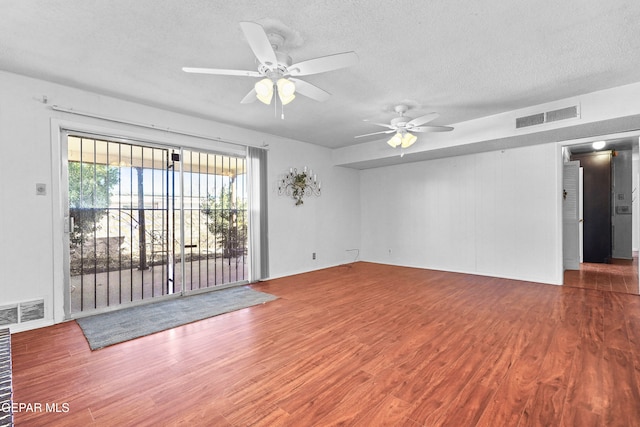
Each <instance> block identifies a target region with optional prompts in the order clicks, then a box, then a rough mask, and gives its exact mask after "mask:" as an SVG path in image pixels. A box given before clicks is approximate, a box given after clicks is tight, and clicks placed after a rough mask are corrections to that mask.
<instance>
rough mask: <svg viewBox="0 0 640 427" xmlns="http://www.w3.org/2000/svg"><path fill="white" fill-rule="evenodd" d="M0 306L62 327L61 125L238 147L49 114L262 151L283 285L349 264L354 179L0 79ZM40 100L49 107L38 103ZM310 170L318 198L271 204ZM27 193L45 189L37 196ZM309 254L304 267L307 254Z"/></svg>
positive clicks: (309, 149) (280, 143) (297, 150)
mask: <svg viewBox="0 0 640 427" xmlns="http://www.w3.org/2000/svg"><path fill="white" fill-rule="evenodd" d="M0 93H2V96H0V141H1V142H0V144H1V147H2V158H3V162H2V166H0V271H2V275H3V278H2V280H1V281H0V306H3V305H7V304H13V303H18V302H23V301H29V300H35V299H44V300H45V319H44V321H42V322H40V321H33V322H29V323H25V324H22V325H17V326H16V325H14V326H12V330H13V331H17V330H21V329H27V328H33V327H39V326H42V325H45V324H50V323H53V322H54V319H55V321H56V322H59V321H61V320H62V319H63V315H64V311H63V291H64V285H63V277H64V266H63V261H62V252H61V251H62V250H64V245H63V244H62V237H63V234H62V224H63V218H62V206H61V202H60V185H59V184H60V180H59V178H58V177H59V173H60V164H59V156H60V153H59V142H58V136H59V135H58V132H57V130H56V129H57V128H58V127H59V126H60V125H65V126H70V127H73V128H74V129H79V130H93V131H97V132H104V133H107V134H115V135H118V136H125V137H131V138H138V139H143V140H151V141H157V142H161V143H166V144H176V145H183V146H189V147H193V148H200V149H215V148H219V147H227V148H233V149H237V148H238V146H237V145H230V144H226V143H223V142H216V141H210V140H205V139H200V138H193V137H187V136H181V135H175V134H172V133H168V132H165V131H162V130H154V129H146V128H142V127H137V126H129V125H122V124H118V123H115V122H111V121H105V120H98V119H94V118H88V117H81V116H77V115H71V114H68V113H62V112H56V111H53V110H52V109H51V108H50V106H51V105H52V104H56V105H59V106H61V107H66V108H72V109H74V110H77V111H85V112H91V113H94V114H98V115H103V116H106V117H110V118H118V119H123V120H127V121H131V122H136V123H143V124H147V125H155V126H157V127H158V128H160V129H167V128H169V129H174V130H182V131H188V132H191V133H195V134H198V135H207V136H210V137H214V138H220V139H221V140H223V141H230V142H233V143H239V144H246V145H255V146H261V145H263V144H268V146H269V149H270V151H269V181H270V182H269V185H270V188H271V189H272V191H271V192H270V194H269V215H270V221H269V222H270V224H269V228H270V249H271V250H270V252H271V253H270V272H271V275H272V276H274V277H275V276H283V275H288V274H293V273H296V272H300V271H307V270H310V269H314V268H323V267H326V266H330V265H335V264H339V263H342V262H345V261H346V260H348V256H347V254H345V249H348V248H351V247H353V246H354V245H357V242H358V241H359V228H358V227H357V224H358V221H359V200H358V197H357V194H358V190H357V188H358V182H359V181H358V175H357V171H354V170H347V169H342V168H336V167H332V166H331V162H330V151H329V150H328V149H324V148H321V147H317V146H314V145H311V144H306V143H302V142H299V141H292V140H287V139H284V138H279V137H274V136H272V135H265V134H261V133H257V132H252V131H248V130H244V129H240V128H236V127H232V126H227V125H222V124H219V123H216V122H213V121H208V120H202V119H197V118H194V117H189V116H186V115H182V114H177V113H173V112H169V111H164V110H160V109H157V108H152V107H149V106H145V105H141V104H137V103H132V102H127V101H123V100H118V99H115V98H111V97H107V96H102V95H98V94H95V93H91V92H87V91H82V90H77V89H72V88H69V87H65V86H61V85H56V84H52V83H49V82H45V81H41V80H37V79H31V78H27V77H22V76H18V75H15V74H10V73H4V72H0ZM43 96H46V97H47V99H48V104H44V103H43V102H42V97H43ZM304 165H307V166H310V167H312V168H314V169H316V170H317V173H318V175H319V177H320V178H321V179H322V181H323V187H324V188H323V190H324V194H323V195H322V196H321V197H320V198H317V199H310V200H309V201H308V202H305V205H303V206H302V207H296V206H294V205H293V203H291V200H285V198H284V197H279V196H277V192H276V191H275V179H276V176H277V175H278V174H279V173H281V172H284V171H285V170H288V169H289V167H290V166H299V167H301V166H304ZM36 183H44V184H46V186H47V195H46V196H36V191H35V186H36ZM312 251H315V252H317V254H318V259H317V260H316V261H312V260H311V252H312Z"/></svg>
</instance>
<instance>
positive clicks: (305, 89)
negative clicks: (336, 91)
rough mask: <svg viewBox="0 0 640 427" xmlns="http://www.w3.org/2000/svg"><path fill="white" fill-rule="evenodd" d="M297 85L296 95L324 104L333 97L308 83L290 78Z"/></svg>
mask: <svg viewBox="0 0 640 427" xmlns="http://www.w3.org/2000/svg"><path fill="white" fill-rule="evenodd" d="M289 80H291V81H292V82H293V83H295V85H296V93H299V94H300V95H304V96H306V97H307V98H311V99H314V100H316V101H319V102H324V101H326V100H327V99H329V98H330V97H331V94H330V93H329V92H327V91H324V90H322V89H320V88H319V87H317V86H314V85H312V84H311V83H307V82H305V81H304V80H299V79H294V78H289Z"/></svg>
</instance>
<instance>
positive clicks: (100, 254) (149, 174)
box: [63, 133, 248, 317]
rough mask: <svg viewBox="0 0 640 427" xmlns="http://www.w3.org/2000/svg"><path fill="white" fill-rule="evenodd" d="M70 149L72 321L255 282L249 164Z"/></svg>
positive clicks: (115, 145)
mask: <svg viewBox="0 0 640 427" xmlns="http://www.w3.org/2000/svg"><path fill="white" fill-rule="evenodd" d="M64 140H65V142H66V149H65V150H63V152H65V153H66V158H65V159H64V164H65V165H66V168H64V170H65V177H64V178H65V179H66V188H67V192H66V195H65V198H66V204H65V206H66V207H67V220H68V222H67V224H66V225H65V227H66V230H65V231H67V232H68V233H67V234H66V236H68V247H69V250H68V253H67V262H68V270H67V275H66V276H67V280H66V282H67V284H68V289H67V293H68V295H67V297H68V298H67V301H66V311H67V314H68V315H69V316H71V317H73V316H77V315H79V314H86V313H92V312H100V311H106V310H110V309H114V308H119V307H122V306H125V305H131V304H134V303H139V302H141V301H145V300H151V299H156V298H160V297H163V296H166V295H171V294H175V293H187V292H193V291H198V290H202V289H208V288H213V287H216V286H220V285H223V284H231V283H236V282H241V281H245V280H248V271H247V265H248V262H247V255H248V254H247V251H248V249H247V227H248V218H247V214H246V200H247V194H246V185H245V181H246V173H245V162H246V160H245V158H243V157H237V156H227V155H221V154H213V153H202V152H196V151H188V150H182V149H181V148H179V147H161V146H154V145H150V144H143V143H132V142H131V141H119V140H117V139H116V138H103V137H95V136H87V135H81V134H74V133H68V134H67V135H66V136H65V138H64Z"/></svg>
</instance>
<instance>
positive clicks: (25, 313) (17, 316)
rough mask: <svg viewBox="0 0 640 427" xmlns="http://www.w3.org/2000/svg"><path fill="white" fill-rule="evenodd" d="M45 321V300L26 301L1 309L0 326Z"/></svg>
mask: <svg viewBox="0 0 640 427" xmlns="http://www.w3.org/2000/svg"><path fill="white" fill-rule="evenodd" d="M39 319H44V300H42V299H41V300H36V301H25V302H21V303H18V304H13V305H5V306H2V307H0V326H4V325H11V324H15V323H23V322H29V321H31V320H39Z"/></svg>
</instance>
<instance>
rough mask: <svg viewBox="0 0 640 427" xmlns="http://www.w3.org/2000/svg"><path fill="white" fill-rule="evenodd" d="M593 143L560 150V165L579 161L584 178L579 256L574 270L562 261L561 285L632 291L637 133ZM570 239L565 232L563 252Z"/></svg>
mask: <svg viewBox="0 0 640 427" xmlns="http://www.w3.org/2000/svg"><path fill="white" fill-rule="evenodd" d="M594 142H596V141H590V142H582V143H575V144H573V145H565V146H564V148H563V163H564V164H565V165H567V164H568V162H570V161H579V162H580V166H581V174H582V172H583V176H584V180H583V181H582V184H583V185H582V187H583V188H582V191H583V192H581V199H582V200H583V201H584V211H583V212H582V214H581V215H580V225H581V227H583V230H584V233H583V237H584V243H581V242H580V243H579V246H580V249H583V254H584V259H583V260H581V263H580V264H579V268H577V269H574V270H575V271H572V270H571V269H568V268H567V265H566V263H565V272H564V284H565V285H569V286H579V287H587V288H593V289H602V290H612V291H619V292H626V293H635V294H637V293H639V286H638V281H639V279H638V262H637V256H638V241H639V240H640V239H639V234H640V229H639V227H638V226H637V225H638V215H637V214H638V209H637V208H638V201H637V197H636V196H637V186H638V136H637V134H636V135H633V134H630V135H622V136H617V135H616V136H611V137H610V138H608V139H606V140H604V141H602V142H601V145H604V146H601V147H597V148H595V147H594ZM564 181H565V185H566V179H565V180H564ZM565 194H566V193H565ZM572 243H573V242H567V233H566V232H564V236H563V246H564V248H565V250H566V248H568V247H571V245H572ZM583 261H584V262H583Z"/></svg>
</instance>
